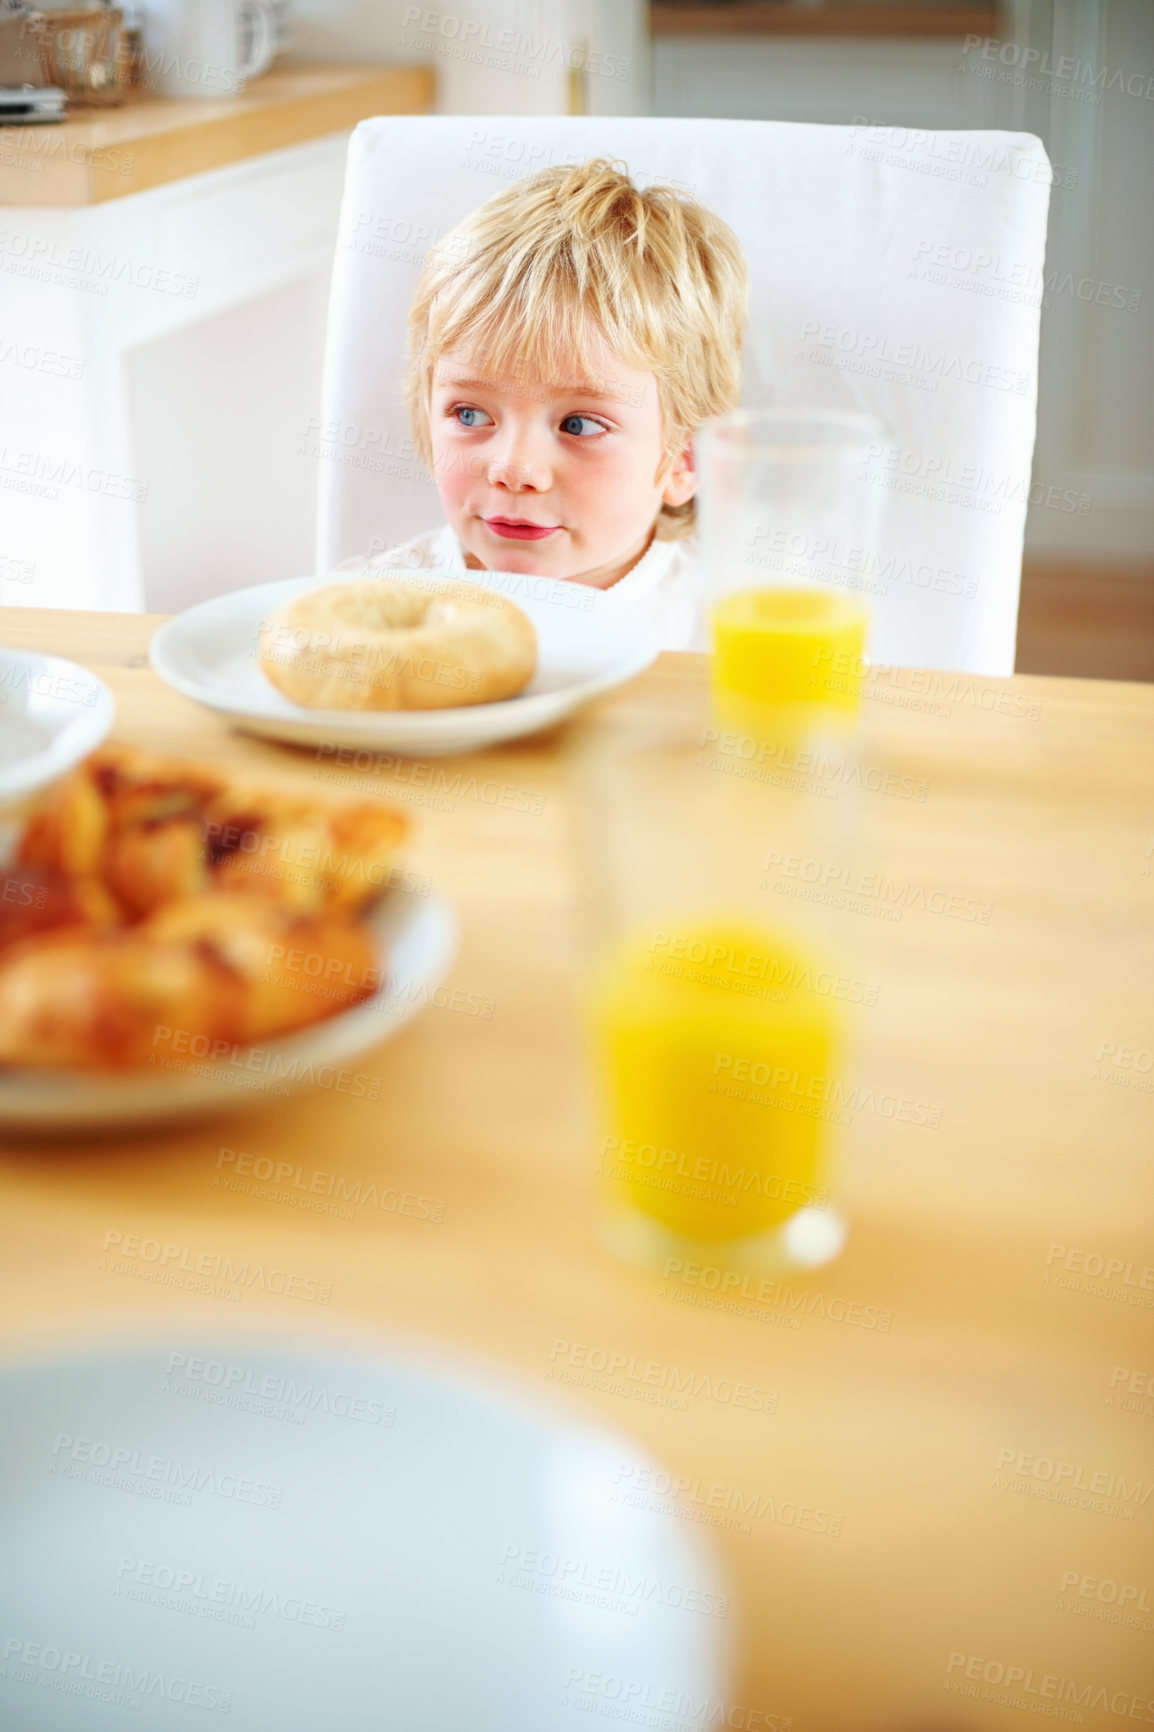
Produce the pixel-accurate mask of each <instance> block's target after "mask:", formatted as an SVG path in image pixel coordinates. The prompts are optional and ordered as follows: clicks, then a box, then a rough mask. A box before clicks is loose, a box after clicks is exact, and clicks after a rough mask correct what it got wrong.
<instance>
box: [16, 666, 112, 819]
mask: <svg viewBox="0 0 1154 1732" xmlns="http://www.w3.org/2000/svg"><path fill="white" fill-rule="evenodd" d="M114 713H115V705H114V704H113V701H112V693H111V692H110V691H109V689H108V687H107V686H106V685H105V684H104V681H103V680H98V679H97V677H96V675H95V674H91V673H89V671H88V669H87V668H82V667H78V666H77V664H76V663H75V662H69V661H65V660H64V659H63V657H62V656H45V655H41V654H40V653H39V652H38V651H36V650H16V649H0V808H2V807H5V806H13V805H16V804H17V803H19V802H21V801H24V800H26V799H28V797H29V796H30V795H32V794H36V793H38V792H39V791H40V790H41V789H42V788H46V787H47V786H48V785H49V784H50V783H51V782H55V781H56V780H57V779H58V778H59V777H60V776H63V775H64V773H65V772H66V771H67V770H70V769H71V768H72V766H73V765H74V764H78V763H79V762H80V760H81V758H85V757H87V756H88V753H89V752H91V751H94V750H95V748H96V747H97V746H98V745H99V744H100V742H101V740H103V738H104V737H105V735H106V734H107V732H108V730H109V728H110V727H111V726H112V717H113V714H114Z"/></svg>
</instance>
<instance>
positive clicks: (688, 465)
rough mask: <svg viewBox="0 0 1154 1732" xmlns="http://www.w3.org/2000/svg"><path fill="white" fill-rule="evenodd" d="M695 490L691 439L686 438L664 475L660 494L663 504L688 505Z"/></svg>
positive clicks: (695, 471) (695, 481) (695, 476)
mask: <svg viewBox="0 0 1154 1732" xmlns="http://www.w3.org/2000/svg"><path fill="white" fill-rule="evenodd" d="M696 492H697V470H696V469H695V468H694V465H693V441H692V440H688V441H687V442H686V445H685V448H684V450H682V451H679V452H678V454H677V456H676V457H675V458H674V459H673V462H672V464H671V466H670V468H669V471H668V473H667V475H666V477H665V487H664V489H663V491H662V494H661V502H662V504H663V505H688V503H689V501H690V500H691V499H692V498H693V495H694V494H695V493H696Z"/></svg>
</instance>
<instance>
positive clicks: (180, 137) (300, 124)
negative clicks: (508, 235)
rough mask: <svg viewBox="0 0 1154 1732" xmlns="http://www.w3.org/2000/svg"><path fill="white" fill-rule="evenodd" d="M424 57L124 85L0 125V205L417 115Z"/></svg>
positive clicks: (103, 189) (74, 198)
mask: <svg viewBox="0 0 1154 1732" xmlns="http://www.w3.org/2000/svg"><path fill="white" fill-rule="evenodd" d="M433 88H434V79H433V72H432V70H431V68H429V67H426V66H374V65H371V64H357V65H353V66H343V65H339V64H332V65H319V66H300V65H298V66H277V67H275V68H274V69H273V70H272V71H271V72H266V73H264V74H263V76H262V77H260V78H254V79H253V80H252V81H251V82H250V83H249V84H248V86H247V87H246V89H245V90H244V92H243V93H242V94H241V95H240V96H227V97H226V96H222V97H199V96H180V97H171V96H170V97H158V96H149V95H144V94H135V93H133V94H131V95H129V97H128V98H127V100H126V101H125V102H124V103H123V104H122V105H121V106H120V107H118V108H73V109H71V110H70V111H69V114H68V117H67V118H66V119H65V120H64V121H62V122H61V123H60V124H59V125H44V126H0V205H64V206H75V205H94V204H104V203H105V202H106V201H107V200H108V199H115V198H124V197H125V196H126V195H127V194H128V193H133V192H144V191H145V190H146V188H148V187H153V186H165V185H167V184H168V182H169V181H174V180H183V179H184V178H185V177H186V176H187V175H193V174H205V173H207V172H208V170H209V169H214V168H226V167H227V166H228V165H229V164H231V163H236V162H244V161H245V160H246V159H247V158H248V157H251V156H260V155H262V154H263V153H264V152H265V151H270V150H286V149H287V148H288V147H289V146H290V145H294V144H305V143H307V141H308V140H309V139H313V138H324V137H326V136H327V135H328V134H329V133H332V132H345V131H347V130H349V129H350V128H352V127H354V126H356V125H357V124H358V122H360V121H362V120H368V119H369V118H370V117H371V116H372V115H374V114H424V113H426V112H427V110H428V109H429V108H430V107H431V106H432V102H433Z"/></svg>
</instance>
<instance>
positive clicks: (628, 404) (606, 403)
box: [429, 343, 694, 589]
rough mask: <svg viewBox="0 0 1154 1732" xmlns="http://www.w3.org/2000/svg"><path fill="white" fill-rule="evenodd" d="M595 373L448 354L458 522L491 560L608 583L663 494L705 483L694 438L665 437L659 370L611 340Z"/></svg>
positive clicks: (450, 501) (685, 495)
mask: <svg viewBox="0 0 1154 1732" xmlns="http://www.w3.org/2000/svg"><path fill="white" fill-rule="evenodd" d="M592 360H593V368H594V375H593V376H592V377H590V376H589V375H585V376H582V373H581V371H580V369H578V368H576V367H575V368H574V369H573V371H572V372H571V373H570V374H569V376H568V377H567V378H564V379H559V380H537V379H513V378H509V377H495V376H493V375H492V374H490V373H489V372H488V371H487V369H486V368H485V365H484V362H483V359H482V358H481V357H479V356H478V355H476V354H473V353H471V352H470V351H469V350H467V349H458V350H454V351H453V352H451V353H449V354H446V355H443V356H442V357H441V359H440V360H439V361H438V363H437V365H436V368H435V370H434V374H433V387H432V395H431V402H430V409H429V418H430V423H431V442H432V450H433V472H434V474H435V476H436V479H437V488H438V491H439V493H440V496H441V504H442V505H443V507H444V510H445V515H446V517H447V518H448V520H449V524H450V526H451V527H452V529H453V530H454V531H455V532H456V534H457V537H458V539H459V540H460V542H461V545H462V547H463V548H464V549H465V551H466V553H468V554H471V555H472V556H473V557H474V558H475V559H476V560H477V561H478V562H479V563H480V565H481V566H482V567H484V569H486V570H488V571H515V572H529V573H532V574H534V575H535V576H539V577H557V578H568V579H570V580H571V581H575V582H578V583H587V584H591V585H593V586H594V587H596V588H598V589H607V588H608V587H609V585H610V584H612V583H615V582H616V581H617V579H618V578H619V577H622V576H624V574H625V572H626V571H628V569H629V567H630V566H631V565H633V564H634V562H635V561H636V560H637V559H639V558H640V556H641V554H642V553H644V551H645V549H646V547H647V546H648V545H649V542H650V540H651V538H652V534H653V526H654V524H655V522H656V519H657V514H658V512H659V510H660V509H661V505H662V503H663V502H665V503H667V504H670V505H680V504H683V503H684V502H685V501H686V500H688V499H690V498H691V497H692V495H693V490H694V476H693V468H692V457H691V454H690V452H689V450H688V449H686V451H684V452H683V453H681V454H680V456H679V457H677V458H674V459H672V460H670V459H669V457H668V456H667V455H666V453H665V450H664V446H663V443H662V427H661V409H660V404H659V402H658V397H657V379H656V377H655V375H654V374H652V373H643V372H637V371H635V370H634V369H633V368H631V367H623V366H621V364H620V363H619V362H617V361H615V360H614V359H613V356H612V355H611V354H610V352H609V350H608V348H607V347H606V346H605V345H604V343H602V344H601V345H600V352H597V351H596V350H594V354H593V357H592Z"/></svg>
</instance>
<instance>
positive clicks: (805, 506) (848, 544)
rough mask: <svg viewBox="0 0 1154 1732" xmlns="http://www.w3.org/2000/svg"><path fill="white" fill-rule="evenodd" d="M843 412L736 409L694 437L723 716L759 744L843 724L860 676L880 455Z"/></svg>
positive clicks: (880, 438) (868, 434)
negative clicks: (766, 737) (816, 723)
mask: <svg viewBox="0 0 1154 1732" xmlns="http://www.w3.org/2000/svg"><path fill="white" fill-rule="evenodd" d="M884 438H885V435H884V432H883V429H882V427H881V425H880V423H879V422H877V421H875V420H874V419H873V418H872V417H871V416H868V415H862V414H858V413H856V412H854V411H850V410H832V409H831V410H806V409H763V410H751V409H738V410H735V411H734V412H733V413H732V414H729V415H724V416H721V417H719V418H718V419H717V420H715V421H712V422H710V423H709V424H708V425H707V426H706V427H705V428H704V429H703V431H702V433H701V435H700V438H699V440H698V469H699V473H700V491H699V514H700V520H701V556H702V564H703V567H704V570H705V574H706V581H707V584H708V586H709V602H708V605H709V613H710V619H711V624H712V641H713V651H712V657H711V682H712V688H713V694H714V704H715V708H716V711H717V714H718V716H719V717H720V718H721V719H723V720H724V721H725V722H726V723H728V724H729V725H731V726H734V727H739V728H743V729H746V730H749V731H752V732H754V733H758V734H764V733H765V732H766V730H767V729H768V730H769V731H771V732H773V733H774V734H781V733H782V732H783V731H784V732H786V733H797V732H799V731H800V732H805V731H806V730H807V729H808V728H809V727H810V725H811V722H812V720H813V718H814V716H815V714H816V712H817V711H818V710H820V711H823V712H824V715H823V718H822V726H823V727H824V728H825V729H826V731H827V732H828V731H830V730H831V729H833V730H836V729H837V726H838V724H839V723H842V724H850V723H852V719H853V716H854V715H855V713H856V710H857V700H858V696H859V694H860V691H861V687H862V680H863V678H864V676H865V672H866V667H867V656H868V648H869V636H870V624H871V598H872V596H873V595H874V594H876V593H884V590H885V587H886V585H885V581H884V579H883V577H882V575H881V567H880V565H879V559H878V544H877V537H878V530H879V525H880V518H881V501H882V498H883V495H882V492H881V489H880V488H879V487H878V485H877V479H876V470H875V471H871V468H870V458H871V457H873V456H876V454H877V453H878V451H879V450H881V449H882V448H883V445H884Z"/></svg>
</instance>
